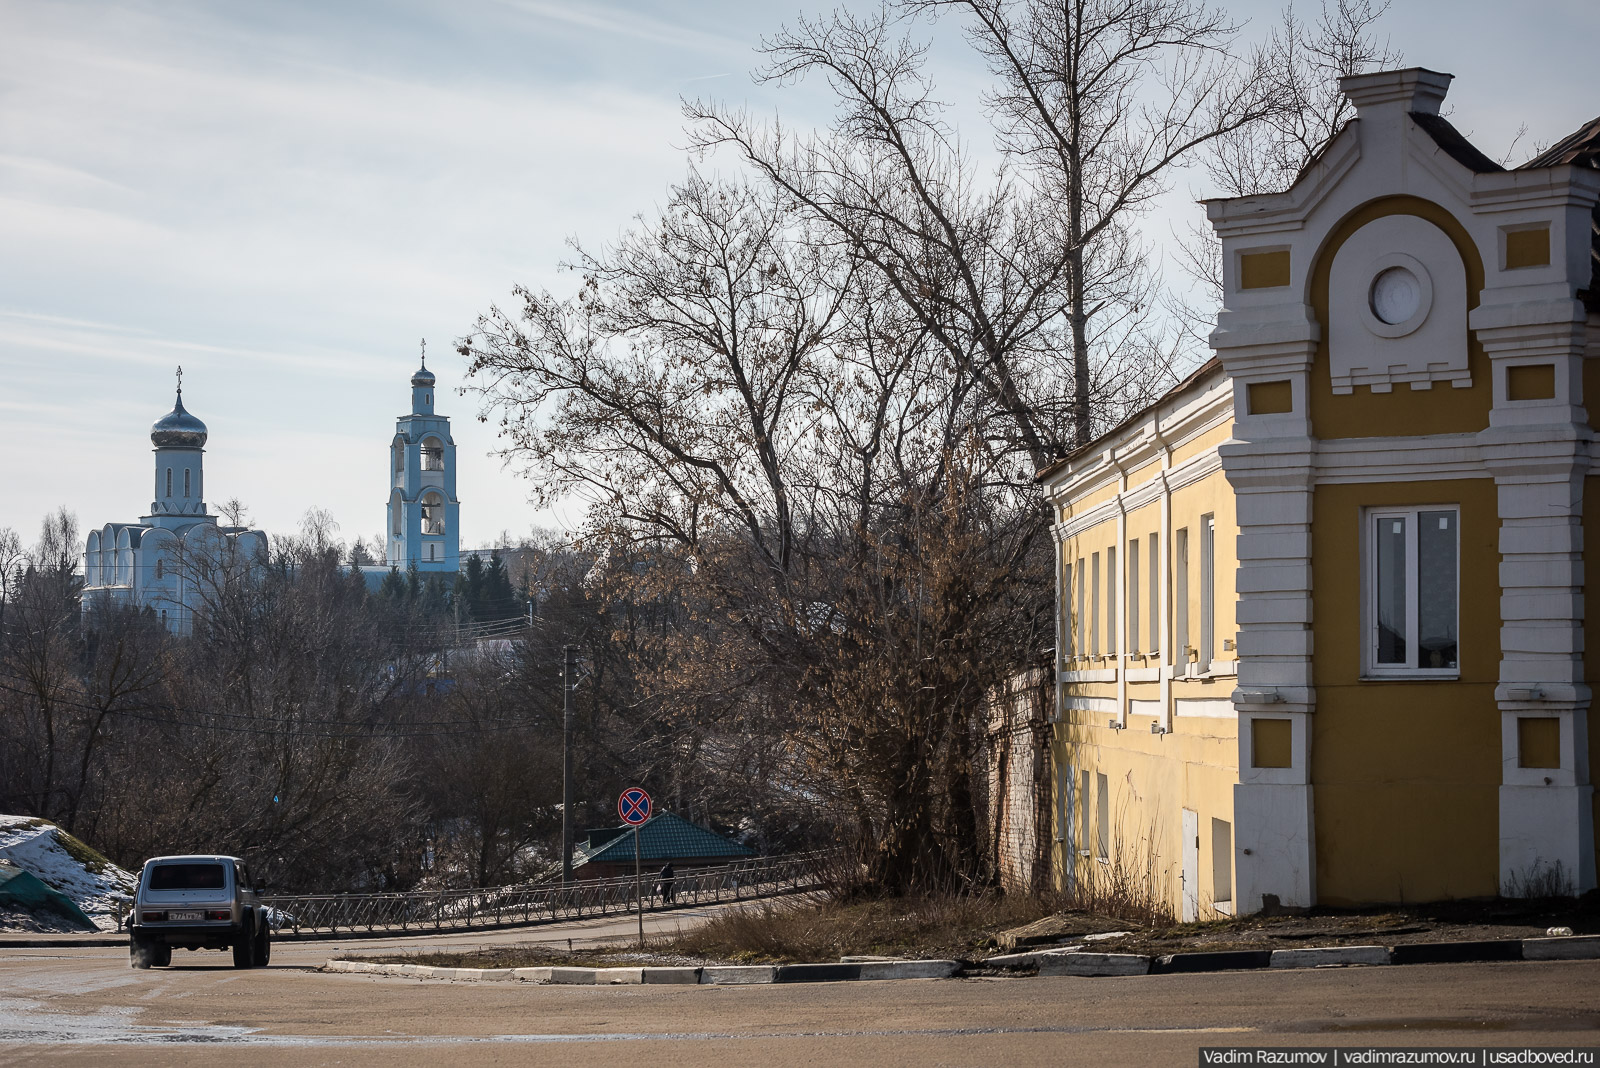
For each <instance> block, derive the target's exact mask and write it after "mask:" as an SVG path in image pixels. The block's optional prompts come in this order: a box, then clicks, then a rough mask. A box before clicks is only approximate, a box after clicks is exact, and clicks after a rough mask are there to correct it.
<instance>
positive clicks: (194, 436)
mask: <svg viewBox="0 0 1600 1068" xmlns="http://www.w3.org/2000/svg"><path fill="white" fill-rule="evenodd" d="M150 441H151V443H152V444H154V445H155V446H156V447H157V448H162V447H166V448H179V449H198V448H200V447H201V446H203V445H204V444H205V443H206V425H205V424H204V423H202V422H201V421H200V420H198V419H196V418H195V417H194V416H192V415H190V414H189V413H188V412H187V411H185V410H184V407H183V390H181V389H180V390H178V402H177V404H175V405H174V406H173V408H172V411H170V412H168V413H167V414H166V415H163V416H162V417H161V418H160V419H157V420H156V421H155V424H154V425H153V426H151V427H150Z"/></svg>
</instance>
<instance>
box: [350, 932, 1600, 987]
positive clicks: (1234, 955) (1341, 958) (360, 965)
mask: <svg viewBox="0 0 1600 1068" xmlns="http://www.w3.org/2000/svg"><path fill="white" fill-rule="evenodd" d="M1511 960H1534V961H1553V960H1600V935H1574V936H1571V937H1566V938H1524V939H1515V938H1512V939H1497V940H1490V941H1482V942H1413V943H1406V944H1404V945H1398V946H1393V947H1390V946H1328V947H1322V948H1309V949H1275V950H1267V949H1262V950H1232V951H1227V952H1217V953H1168V954H1165V955H1163V956H1159V957H1148V956H1142V955H1140V954H1136V953H1083V952H1065V953H1064V952H1054V953H1011V954H1005V955H1003V956H1000V957H990V958H988V959H986V960H979V961H957V960H882V961H849V962H842V963H839V964H729V965H706V966H705V967H701V968H687V967H659V968H656V967H640V968H568V967H550V968H515V969H513V968H434V967H429V966H427V965H419V964H376V963H373V962H370V961H355V960H330V961H328V963H327V964H326V965H324V966H323V968H322V970H323V971H325V972H345V973H355V974H361V975H388V976H397V977H405V978H418V979H454V980H464V981H472V982H497V981H498V982H505V981H513V982H516V981H520V982H532V983H541V984H550V985H565V986H638V985H645V986H655V985H663V984H675V985H692V984H699V985H701V986H765V985H769V984H773V983H847V982H863V981H868V982H870V981H882V980H890V979H953V978H959V977H960V976H961V975H963V974H965V973H966V972H967V971H968V970H969V969H970V970H977V971H984V972H989V973H991V974H992V973H993V972H994V971H995V970H997V969H999V970H1007V971H1014V972H1017V973H1019V974H1027V973H1029V972H1033V973H1035V974H1038V975H1041V976H1081V977H1099V976H1131V975H1176V974H1196V973H1200V972H1224V971H1244V970H1257V969H1264V968H1274V969H1286V968H1326V967H1371V966H1375V965H1392V964H1399V965H1404V964H1444V963H1481V962H1489V961H1511Z"/></svg>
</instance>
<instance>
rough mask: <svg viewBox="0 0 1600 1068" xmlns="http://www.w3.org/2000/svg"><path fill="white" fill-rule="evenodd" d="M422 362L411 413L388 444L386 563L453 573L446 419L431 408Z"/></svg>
mask: <svg viewBox="0 0 1600 1068" xmlns="http://www.w3.org/2000/svg"><path fill="white" fill-rule="evenodd" d="M433 400H434V377H433V372H432V371H430V370H428V365H427V363H426V362H424V363H423V365H422V367H421V369H420V370H418V371H417V373H416V374H414V375H412V376H411V411H410V412H409V413H408V414H406V415H402V416H400V417H399V419H397V420H396V421H395V431H394V440H393V441H392V442H391V443H390V448H389V451H390V465H389V466H390V472H391V482H390V486H389V549H388V560H387V564H388V566H389V567H398V568H399V569H400V570H402V571H404V570H406V569H407V568H409V567H410V566H411V565H412V564H415V565H416V566H417V570H419V571H424V572H446V573H448V574H451V575H454V574H455V573H456V571H458V570H459V569H460V566H461V526H460V518H461V502H460V501H458V500H457V499H456V443H455V439H453V438H452V437H451V436H450V417H449V416H447V415H439V414H438V413H437V412H435V411H434V407H433Z"/></svg>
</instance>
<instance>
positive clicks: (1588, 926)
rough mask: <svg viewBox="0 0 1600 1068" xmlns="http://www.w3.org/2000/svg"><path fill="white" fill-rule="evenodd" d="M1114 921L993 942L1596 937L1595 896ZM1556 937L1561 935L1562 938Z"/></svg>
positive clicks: (1039, 929) (1071, 921) (1270, 944)
mask: <svg viewBox="0 0 1600 1068" xmlns="http://www.w3.org/2000/svg"><path fill="white" fill-rule="evenodd" d="M1110 923H1114V921H1107V920H1106V919H1105V918H1104V917H1098V916H1087V915H1082V914H1072V913H1067V914H1062V915H1060V916H1054V917H1049V918H1048V919H1046V920H1041V921H1039V922H1038V923H1035V924H1030V925H1028V927H1026V928H1019V929H1016V930H1013V931H1008V932H1003V933H1002V934H1001V935H1000V936H999V937H998V939H997V943H998V944H999V945H1001V946H1002V947H1004V946H1005V945H1007V944H1008V943H1009V944H1010V945H1014V946H1016V948H1019V949H1022V948H1028V945H1029V944H1030V943H1031V944H1032V946H1033V947H1035V948H1046V947H1048V946H1049V945H1051V944H1063V943H1065V944H1074V943H1076V942H1078V941H1080V940H1081V936H1082V935H1085V934H1095V933H1099V932H1105V931H1108V930H1118V929H1120V930H1123V931H1127V932H1128V933H1127V934H1124V935H1120V936H1118V937H1109V938H1107V937H1101V938H1095V939H1092V946H1093V948H1094V949H1095V950H1097V951H1100V952H1105V953H1145V954H1151V955H1157V954H1164V953H1192V952H1211V951H1222V950H1236V949H1241V950H1242V949H1309V948H1312V947H1316V946H1351V945H1380V946H1395V945H1404V944H1408V943H1414V942H1468V941H1480V940H1486V939H1508V938H1540V937H1543V936H1545V935H1547V934H1549V933H1550V931H1551V929H1552V928H1555V929H1560V928H1566V929H1570V932H1571V933H1573V934H1600V894H1597V893H1594V892H1591V893H1589V894H1586V895H1584V897H1582V898H1580V899H1576V900H1574V899H1572V898H1558V899H1551V900H1525V901H1509V900H1504V899H1492V900H1484V901H1452V902H1443V903H1440V904H1434V905H1416V906H1408V907H1403V908H1402V907H1389V908H1384V909H1361V910H1338V909H1316V910H1312V911H1309V912H1306V913H1300V914H1292V915H1277V916H1263V915H1255V916H1246V917H1243V918H1242V919H1237V920H1216V921H1212V922H1208V923H1187V924H1179V925H1176V926H1173V927H1164V928H1155V929H1138V928H1133V929H1130V927H1129V925H1127V924H1123V925H1120V928H1119V927H1116V926H1108V924H1110ZM1561 933H1567V932H1566V931H1562V932H1561Z"/></svg>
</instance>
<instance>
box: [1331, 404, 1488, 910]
mask: <svg viewBox="0 0 1600 1068" xmlns="http://www.w3.org/2000/svg"><path fill="white" fill-rule="evenodd" d="M1435 392H1437V391H1435ZM1426 504H1458V505H1460V506H1461V555H1460V568H1461V606H1460V643H1461V644H1460V650H1461V652H1460V657H1461V676H1460V680H1459V681H1426V682H1424V681H1417V682H1404V681H1402V682H1396V681H1388V680H1385V681H1362V680H1361V677H1360V675H1361V650H1362V642H1363V638H1364V635H1363V631H1362V625H1361V612H1360V596H1361V580H1360V576H1361V560H1360V554H1359V546H1360V544H1361V537H1360V533H1361V527H1360V524H1361V510H1362V508H1363V507H1367V506H1383V505H1388V506H1397V505H1426ZM1496 504H1497V497H1496V492H1495V487H1494V483H1493V481H1492V480H1489V479H1459V480H1450V481H1440V482H1407V483H1381V484H1373V485H1353V486H1346V485H1323V486H1318V487H1317V488H1316V490H1315V498H1314V503H1313V520H1312V553H1313V559H1312V589H1313V590H1314V591H1315V594H1314V608H1313V611H1314V621H1313V625H1312V633H1313V641H1314V643H1315V648H1316V656H1315V659H1314V661H1313V665H1312V672H1313V680H1314V682H1315V685H1316V689H1317V708H1316V713H1315V714H1314V715H1313V716H1312V717H1311V724H1312V738H1311V781H1312V783H1313V784H1314V794H1315V797H1314V809H1315V814H1316V815H1315V819H1316V849H1317V900H1318V901H1319V902H1320V903H1322V904H1326V905H1348V904H1356V903H1370V902H1384V901H1435V900H1441V899H1446V898H1461V897H1477V896H1483V895H1492V894H1494V893H1495V892H1496V891H1497V874H1498V871H1499V842H1498V827H1499V787H1500V778H1501V771H1500V711H1499V708H1498V706H1497V705H1496V704H1495V700H1494V687H1495V681H1496V679H1497V677H1498V674H1499V669H1500V631H1499V627H1500V605H1499V598H1500V586H1499V564H1500V554H1499V551H1498V549H1497V548H1496V540H1497V538H1498V536H1499V532H1500V520H1499V518H1498V510H1497V507H1496Z"/></svg>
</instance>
